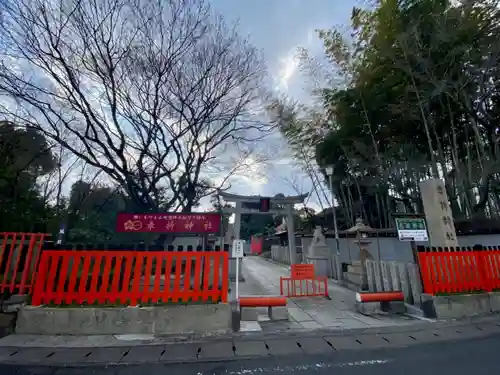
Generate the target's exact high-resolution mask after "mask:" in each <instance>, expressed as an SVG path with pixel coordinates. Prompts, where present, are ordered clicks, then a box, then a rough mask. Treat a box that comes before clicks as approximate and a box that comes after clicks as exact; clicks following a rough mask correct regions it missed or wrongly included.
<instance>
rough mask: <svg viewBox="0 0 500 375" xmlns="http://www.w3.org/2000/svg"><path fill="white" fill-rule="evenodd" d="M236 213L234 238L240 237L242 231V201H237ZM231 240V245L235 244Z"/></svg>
mask: <svg viewBox="0 0 500 375" xmlns="http://www.w3.org/2000/svg"><path fill="white" fill-rule="evenodd" d="M235 204H236V207H235V213H234V224H233V237H234V238H233V239H232V240H239V239H240V231H241V202H235ZM232 240H231V246H232V245H233V241H232Z"/></svg>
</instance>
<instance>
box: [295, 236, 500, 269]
mask: <svg viewBox="0 0 500 375" xmlns="http://www.w3.org/2000/svg"><path fill="white" fill-rule="evenodd" d="M353 240H354V239H353V238H346V237H343V238H339V249H340V262H342V263H349V264H350V263H352V262H353V261H356V260H359V247H358V246H357V245H356V244H354V243H353ZM371 240H372V243H371V244H370V245H368V252H369V253H370V255H371V256H372V258H373V259H376V260H383V261H395V262H413V253H412V249H411V246H410V242H402V241H399V239H398V238H397V237H371ZM300 241H301V242H298V244H301V246H302V248H303V249H307V248H309V245H310V243H311V241H312V236H307V237H302V238H301V239H300ZM458 242H459V245H460V246H474V245H475V244H482V245H487V246H488V245H489V246H492V245H496V246H499V245H500V234H490V235H471V236H459V237H458ZM326 243H327V245H328V247H329V248H331V249H333V250H335V249H336V241H335V238H332V237H327V238H326ZM416 245H428V244H427V243H425V242H417V243H416Z"/></svg>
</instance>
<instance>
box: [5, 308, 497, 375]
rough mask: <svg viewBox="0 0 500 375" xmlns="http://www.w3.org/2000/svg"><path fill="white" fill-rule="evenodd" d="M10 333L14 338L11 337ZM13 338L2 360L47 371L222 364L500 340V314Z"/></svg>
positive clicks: (6, 347)
mask: <svg viewBox="0 0 500 375" xmlns="http://www.w3.org/2000/svg"><path fill="white" fill-rule="evenodd" d="M424 327H425V328H424ZM19 336H20V335H19ZM9 337H10V340H7V339H9ZM9 337H5V338H3V339H1V340H0V364H18V365H32V366H33V365H36V366H40V367H39V370H40V371H41V366H103V365H106V366H110V365H114V364H118V365H129V364H135V363H137V364H138V363H186V362H198V363H200V362H222V361H241V360H244V359H250V358H263V357H267V358H269V357H279V356H292V357H293V356H300V355H304V354H326V355H334V356H335V355H336V353H337V354H338V353H339V352H340V353H345V352H349V351H360V350H364V349H383V348H398V347H407V346H414V345H418V344H430V343H444V342H447V341H459V340H467V339H472V338H476V339H479V338H486V337H499V338H500V320H499V319H498V317H495V318H494V319H483V320H476V321H473V322H459V323H452V324H442V323H437V324H436V325H423V324H417V325H415V326H408V327H385V328H378V329H369V330H352V331H349V332H338V331H337V332H328V331H314V332H307V333H301V334H295V335H292V334H284V333H274V334H265V333H260V334H252V335H248V336H245V335H236V336H234V337H224V338H218V339H213V338H212V339H205V340H200V341H188V342H177V343H173V342H165V341H163V342H162V340H161V338H157V339H156V340H154V341H152V342H151V343H150V344H149V345H145V344H138V342H134V341H130V342H128V343H124V344H123V345H120V346H114V347H109V346H108V347H102V346H100V347H96V346H86V347H81V346H80V347H69V345H68V344H69V342H68V341H67V340H65V339H64V338H61V337H54V338H53V341H52V343H51V344H52V346H49V345H47V344H48V343H46V345H38V347H36V346H34V345H32V346H29V345H24V346H20V345H13V344H15V343H16V340H14V339H13V338H15V337H16V335H14V336H9ZM19 338H20V337H18V339H19ZM33 343H34V342H32V344H33ZM40 343H41V342H39V344H40ZM5 344H10V345H8V346H7V345H5ZM18 344H19V342H18ZM91 371H92V370H89V371H88V372H82V373H85V374H86V373H91ZM37 373H46V372H43V371H41V372H37Z"/></svg>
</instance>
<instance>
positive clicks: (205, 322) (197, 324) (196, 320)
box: [16, 303, 231, 335]
mask: <svg viewBox="0 0 500 375" xmlns="http://www.w3.org/2000/svg"><path fill="white" fill-rule="evenodd" d="M230 324H231V309H230V307H229V304H224V303H219V304H213V305H182V306H148V307H106V308H94V307H83V308H79V307H75V308H57V307H44V306H39V307H33V306H26V307H23V308H22V309H21V310H20V311H19V314H18V318H17V322H16V333H22V334H40V335H124V334H156V335H171V334H215V333H227V332H230V331H231V325H230Z"/></svg>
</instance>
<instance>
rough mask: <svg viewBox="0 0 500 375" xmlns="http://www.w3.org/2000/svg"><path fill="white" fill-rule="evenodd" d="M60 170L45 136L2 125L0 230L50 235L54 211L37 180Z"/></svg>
mask: <svg viewBox="0 0 500 375" xmlns="http://www.w3.org/2000/svg"><path fill="white" fill-rule="evenodd" d="M54 168H56V164H55V162H54V158H53V156H52V153H51V147H50V146H49V145H48V144H47V141H46V139H45V137H44V136H43V134H41V133H39V132H38V131H36V130H34V129H31V128H26V127H21V126H17V125H16V124H14V123H11V122H7V121H2V122H0V211H1V212H2V216H1V218H0V228H1V229H2V230H3V231H26V232H37V231H40V232H46V231H50V230H51V229H52V228H50V227H49V226H50V223H51V222H52V216H53V211H52V210H51V207H49V206H47V205H46V202H45V201H44V199H42V197H41V196H40V192H39V189H38V187H37V179H38V178H39V177H40V176H43V175H45V174H47V173H49V172H51V171H52V170H53V169H54Z"/></svg>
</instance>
